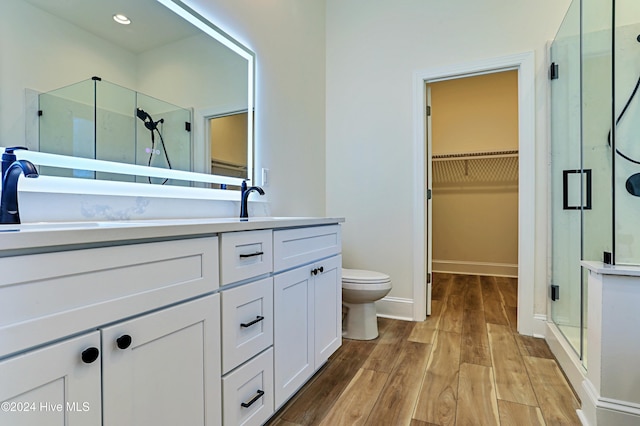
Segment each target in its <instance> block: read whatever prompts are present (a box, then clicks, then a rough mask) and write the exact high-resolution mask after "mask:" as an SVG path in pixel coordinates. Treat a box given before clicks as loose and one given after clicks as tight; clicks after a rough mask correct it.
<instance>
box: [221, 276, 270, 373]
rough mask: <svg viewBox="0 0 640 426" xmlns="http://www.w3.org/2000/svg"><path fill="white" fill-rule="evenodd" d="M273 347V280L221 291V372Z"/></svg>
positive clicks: (268, 279) (264, 280)
mask: <svg viewBox="0 0 640 426" xmlns="http://www.w3.org/2000/svg"><path fill="white" fill-rule="evenodd" d="M272 344H273V278H265V279H262V280H260V281H256V282H254V283H251V284H245V285H242V286H240V287H236V288H232V289H229V290H224V291H223V292H222V372H223V374H224V373H226V372H228V371H230V370H232V369H234V368H235V367H237V366H238V365H240V364H242V363H243V362H245V361H246V360H248V359H249V358H251V357H252V356H254V355H255V354H257V353H258V352H260V351H262V350H264V349H266V348H268V347H269V346H271V345H272Z"/></svg>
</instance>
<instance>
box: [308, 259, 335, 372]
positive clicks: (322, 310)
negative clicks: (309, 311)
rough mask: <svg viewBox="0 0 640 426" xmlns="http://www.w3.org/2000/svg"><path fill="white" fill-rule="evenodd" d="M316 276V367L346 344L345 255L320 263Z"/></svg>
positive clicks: (314, 284) (314, 286)
mask: <svg viewBox="0 0 640 426" xmlns="http://www.w3.org/2000/svg"><path fill="white" fill-rule="evenodd" d="M314 269H317V270H318V273H317V274H314V276H313V279H314V283H313V301H314V305H315V308H314V312H315V320H314V339H315V344H314V354H315V356H314V360H315V369H316V370H317V369H318V368H320V366H321V365H322V364H324V363H325V361H327V359H329V356H331V354H332V353H334V352H335V351H336V349H338V348H339V347H340V345H341V344H342V256H334V257H331V258H329V259H326V260H323V261H322V262H318V263H317V264H316V265H315V266H314Z"/></svg>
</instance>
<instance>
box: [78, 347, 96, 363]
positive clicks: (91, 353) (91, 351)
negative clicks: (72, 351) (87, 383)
mask: <svg viewBox="0 0 640 426" xmlns="http://www.w3.org/2000/svg"><path fill="white" fill-rule="evenodd" d="M99 356H100V350H99V349H98V348H94V347H93V346H92V347H90V348H88V349H85V350H84V351H82V362H84V363H85V364H91V363H92V362H94V361H95V360H96V359H98V357H99Z"/></svg>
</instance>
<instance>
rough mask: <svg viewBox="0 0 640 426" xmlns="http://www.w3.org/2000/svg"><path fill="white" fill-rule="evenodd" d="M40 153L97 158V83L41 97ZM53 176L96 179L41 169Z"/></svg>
mask: <svg viewBox="0 0 640 426" xmlns="http://www.w3.org/2000/svg"><path fill="white" fill-rule="evenodd" d="M38 109H39V115H40V117H39V120H38V123H39V142H40V146H39V150H40V151H42V152H52V153H55V154H61V155H68V156H73V157H81V158H95V155H96V145H95V143H94V120H95V117H94V82H93V81H92V80H85V81H82V82H80V83H76V84H72V85H70V86H66V87H62V88H60V89H57V90H53V91H51V92H47V93H43V94H41V95H40V96H39V106H38ZM40 173H42V174H45V175H49V176H63V177H76V178H93V177H94V173H93V172H91V171H87V170H71V169H61V168H53V167H47V166H41V167H40Z"/></svg>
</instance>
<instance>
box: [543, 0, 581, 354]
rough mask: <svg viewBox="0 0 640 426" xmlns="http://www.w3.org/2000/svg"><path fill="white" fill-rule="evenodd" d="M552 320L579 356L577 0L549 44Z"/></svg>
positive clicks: (579, 154)
mask: <svg viewBox="0 0 640 426" xmlns="http://www.w3.org/2000/svg"><path fill="white" fill-rule="evenodd" d="M551 60H552V66H551V70H550V77H551V114H552V119H551V181H552V188H553V190H552V200H551V209H552V210H551V211H552V218H551V223H552V233H551V238H552V243H551V249H552V259H553V260H552V272H551V273H552V278H551V285H552V302H551V318H552V320H553V322H554V323H555V324H556V325H557V326H558V329H559V330H560V331H561V332H562V333H563V335H564V336H565V337H566V338H567V341H569V343H570V344H571V346H572V347H573V349H574V350H575V351H576V353H577V354H578V355H579V356H582V339H581V335H582V333H581V326H582V307H581V303H582V302H581V300H582V297H581V293H582V276H581V267H580V260H581V259H582V257H581V256H582V227H581V224H582V219H581V215H582V212H583V206H584V205H585V204H586V202H587V201H588V200H586V199H584V198H585V197H584V193H583V182H584V181H585V180H586V179H588V174H586V173H583V171H582V163H581V115H580V105H581V97H580V81H581V76H580V2H579V1H574V2H573V3H572V4H571V6H570V8H569V10H568V12H567V14H566V16H565V18H564V21H563V23H562V26H561V27H560V29H559V31H558V33H557V35H556V38H555V39H554V41H553V43H552V45H551Z"/></svg>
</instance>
